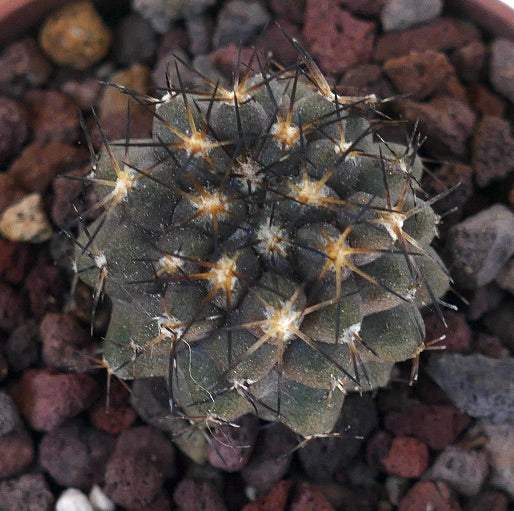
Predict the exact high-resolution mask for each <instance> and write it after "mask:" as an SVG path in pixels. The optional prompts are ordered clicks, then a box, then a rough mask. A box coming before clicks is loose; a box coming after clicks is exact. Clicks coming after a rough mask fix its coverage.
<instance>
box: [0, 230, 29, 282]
mask: <svg viewBox="0 0 514 511" xmlns="http://www.w3.org/2000/svg"><path fill="white" fill-rule="evenodd" d="M29 258H30V248H29V247H28V245H24V244H22V243H15V242H13V241H9V240H5V239H0V280H2V281H4V282H9V283H10V284H20V283H21V282H22V281H23V278H24V277H25V270H26V269H27V265H28V263H29Z"/></svg>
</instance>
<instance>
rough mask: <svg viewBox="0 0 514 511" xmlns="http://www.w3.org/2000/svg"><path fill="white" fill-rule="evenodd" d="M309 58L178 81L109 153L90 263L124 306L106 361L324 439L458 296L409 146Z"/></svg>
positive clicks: (122, 373)
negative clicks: (438, 309) (338, 91)
mask: <svg viewBox="0 0 514 511" xmlns="http://www.w3.org/2000/svg"><path fill="white" fill-rule="evenodd" d="M304 58H305V57H304ZM309 67H310V76H309V74H308V77H309V78H310V81H309V80H307V79H305V77H300V73H299V72H296V73H289V74H288V73H285V72H283V71H280V72H277V73H275V74H273V73H261V74H257V75H256V76H247V75H245V76H243V77H241V79H240V80H239V82H237V83H236V84H235V85H234V88H233V89H229V90H226V89H221V88H218V87H216V86H214V85H213V86H212V90H210V91H207V92H196V91H195V92H184V91H179V90H177V91H174V90H170V91H169V92H168V93H167V94H166V95H165V96H164V98H163V99H162V100H161V101H158V102H157V104H156V107H155V122H154V130H153V138H152V139H151V140H131V141H129V142H128V144H126V143H123V142H119V143H110V144H107V143H106V148H105V149H104V150H103V151H102V153H101V155H100V157H99V159H98V162H97V165H96V174H95V178H94V180H95V181H96V193H97V195H98V197H99V204H100V205H101V206H102V207H103V210H104V213H103V214H101V215H100V217H99V218H98V219H97V220H96V223H94V224H93V225H92V226H90V227H89V229H88V231H87V233H85V234H83V235H82V237H81V238H80V239H79V240H78V244H79V245H80V246H81V247H82V249H81V250H80V251H79V257H78V269H79V271H80V274H81V278H82V279H83V280H84V281H85V282H87V283H88V284H90V285H91V286H93V287H94V288H96V291H97V293H98V292H99V291H100V287H101V288H102V290H103V291H105V292H106V293H107V294H108V295H109V296H110V298H111V300H112V303H113V312H112V318H111V322H110V326H109V329H108V332H107V335H106V338H105V341H104V353H103V356H104V358H105V360H106V362H107V363H108V364H109V366H110V367H111V368H112V369H113V371H114V373H115V374H116V375H117V376H119V377H121V378H126V379H131V378H142V377H148V376H163V377H165V378H166V379H167V380H168V384H169V389H170V398H171V401H172V403H173V405H174V406H176V407H177V408H179V409H180V410H181V412H182V413H183V414H185V416H188V417H201V416H211V417H216V418H217V419H219V420H222V421H232V420H235V419H237V418H238V417H240V416H242V415H243V414H245V413H249V412H250V413H257V414H258V415H259V416H261V417H262V418H265V419H268V420H278V421H281V422H283V423H285V424H287V425H288V426H289V427H291V428H292V429H293V430H294V431H296V432H297V433H299V434H301V435H304V436H311V435H318V434H324V433H327V432H329V431H330V430H331V429H332V428H333V426H334V424H335V422H336V420H337V418H338V416H339V413H340V410H341V407H342V406H343V401H344V397H345V395H346V393H347V392H349V391H355V390H358V391H366V390H369V389H374V388H377V387H379V386H382V385H385V384H387V382H388V379H389V374H390V370H391V367H392V365H393V364H394V363H395V362H397V361H402V360H406V359H409V358H413V357H414V356H415V355H416V353H417V352H418V350H419V348H420V346H421V345H422V344H423V342H424V341H425V332H424V326H423V322H422V319H421V315H420V312H419V308H420V307H422V306H424V305H428V304H430V303H431V302H432V301H433V300H435V299H437V298H438V297H439V296H441V295H442V294H443V293H444V292H445V291H446V290H447V287H448V278H447V275H446V272H445V270H444V266H443V264H442V263H441V261H440V260H439V258H438V256H437V254H436V253H435V252H434V251H433V250H432V249H431V247H430V246H429V245H430V243H431V241H432V238H433V237H434V235H435V234H436V222H437V216H436V215H435V213H434V212H433V210H432V209H431V207H430V202H424V200H423V196H422V194H420V193H417V192H419V186H418V184H417V183H418V182H419V179H420V177H421V172H422V165H421V162H420V160H419V158H418V157H417V156H416V154H415V150H413V148H412V145H410V146H408V147H404V146H399V145H396V144H385V143H383V142H382V141H378V140H377V139H376V138H375V137H374V135H373V132H372V129H371V128H370V124H369V123H368V121H367V120H366V119H365V117H364V116H363V112H365V110H366V104H367V103H366V101H364V100H362V98H361V99H358V98H357V99H353V98H348V97H345V98H338V97H337V96H335V95H334V94H332V93H331V92H329V91H328V90H327V87H326V84H325V82H324V81H323V78H322V77H320V76H319V75H318V71H317V69H316V68H315V67H314V65H313V63H312V62H310V63H309ZM311 82H312V83H311ZM313 83H314V85H313ZM206 88H207V89H208V87H206Z"/></svg>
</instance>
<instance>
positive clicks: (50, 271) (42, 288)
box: [25, 255, 68, 318]
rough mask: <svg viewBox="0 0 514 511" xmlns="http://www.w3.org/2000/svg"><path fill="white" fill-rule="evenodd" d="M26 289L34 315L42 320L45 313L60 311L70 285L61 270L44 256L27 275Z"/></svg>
mask: <svg viewBox="0 0 514 511" xmlns="http://www.w3.org/2000/svg"><path fill="white" fill-rule="evenodd" d="M25 289H26V290H27V292H28V295H29V300H30V309H31V311H32V314H34V316H35V317H37V318H40V317H42V316H43V315H44V314H45V312H54V311H57V310H60V304H61V302H62V299H63V296H65V294H66V292H67V291H68V284H67V282H66V281H65V278H64V276H63V275H62V273H61V270H60V269H59V268H58V267H57V266H55V265H54V264H53V263H51V262H49V261H48V260H47V259H46V257H45V256H43V255H42V256H40V257H39V259H38V261H37V262H36V264H35V265H34V266H33V267H32V270H30V272H29V274H28V275H27V278H26V279H25Z"/></svg>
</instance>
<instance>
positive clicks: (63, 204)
mask: <svg viewBox="0 0 514 511" xmlns="http://www.w3.org/2000/svg"><path fill="white" fill-rule="evenodd" d="M90 170H91V167H90V165H89V164H87V165H84V166H82V167H80V168H77V169H74V170H72V171H70V172H66V173H65V174H61V175H60V176H58V177H57V178H56V179H54V180H53V183H52V186H53V192H54V193H53V197H52V199H53V200H52V208H51V211H50V213H51V216H52V220H53V221H54V222H55V223H56V224H57V225H58V226H60V227H66V226H68V225H69V224H70V223H72V222H73V221H75V220H76V219H77V217H78V216H79V215H81V218H82V219H83V220H86V219H91V218H94V216H95V214H96V211H95V208H94V205H95V196H94V191H93V188H92V187H91V186H89V185H88V184H87V183H85V182H84V181H81V180H80V179H73V177H75V178H77V177H78V178H81V177H84V176H85V175H87V173H88V172H89V171H90ZM70 178H71V179H70ZM85 212H86V213H85ZM83 213H85V214H83Z"/></svg>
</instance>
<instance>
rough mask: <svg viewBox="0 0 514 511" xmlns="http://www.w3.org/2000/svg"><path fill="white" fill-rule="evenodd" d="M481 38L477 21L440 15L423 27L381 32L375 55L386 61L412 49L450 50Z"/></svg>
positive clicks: (375, 58)
mask: <svg viewBox="0 0 514 511" xmlns="http://www.w3.org/2000/svg"><path fill="white" fill-rule="evenodd" d="M478 39H480V33H479V32H478V29H477V28H476V27H475V26H474V25H471V24H470V23H467V22H464V21H458V20H456V19H453V18H446V17H441V18H438V19H436V20H435V21H432V22H431V23H427V24H426V25H423V26H421V27H416V28H411V29H408V30H400V31H398V32H390V33H387V34H383V35H381V36H380V37H379V38H378V40H377V44H376V45H375V51H374V53H373V59H374V60H379V61H384V60H388V59H390V58H393V57H399V56H401V55H407V54H408V53H409V52H411V51H413V50H415V51H425V50H436V51H438V50H449V49H452V48H458V47H459V46H462V45H463V44H466V43H469V42H471V41H476V40H478Z"/></svg>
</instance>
